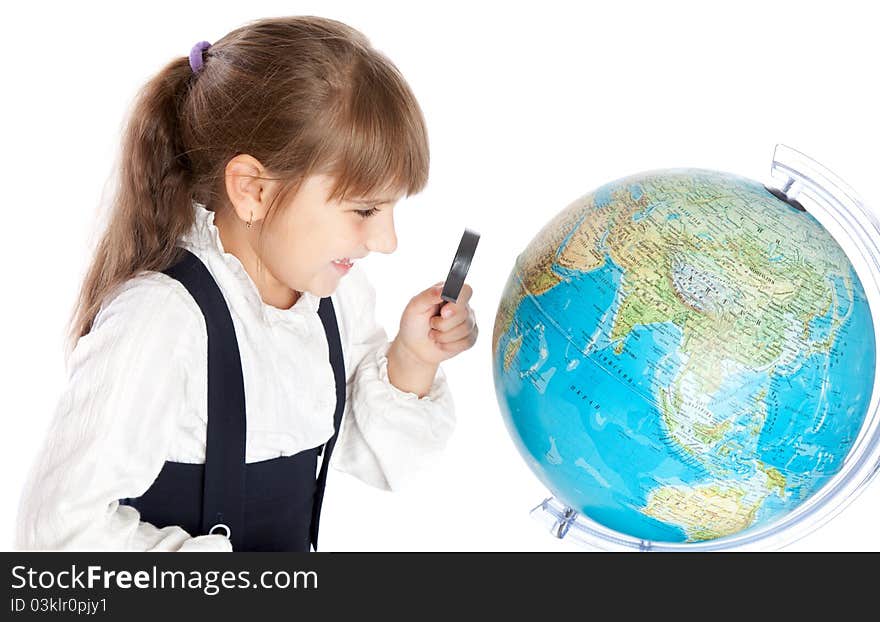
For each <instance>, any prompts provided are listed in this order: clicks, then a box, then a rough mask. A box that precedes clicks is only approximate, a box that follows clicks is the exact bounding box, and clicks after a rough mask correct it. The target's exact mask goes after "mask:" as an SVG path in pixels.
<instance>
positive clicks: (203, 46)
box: [189, 41, 211, 73]
mask: <svg viewBox="0 0 880 622" xmlns="http://www.w3.org/2000/svg"><path fill="white" fill-rule="evenodd" d="M209 47H211V44H210V43H209V42H207V41H199V42H198V43H196V44H195V45H194V46H193V47H192V50H190V52H189V66H190V67H191V68H192V70H193V73H198V72H200V71H201V70H202V66H203V65H204V61H203V60H202V52H204V51H205V50H207V49H208V48H209Z"/></svg>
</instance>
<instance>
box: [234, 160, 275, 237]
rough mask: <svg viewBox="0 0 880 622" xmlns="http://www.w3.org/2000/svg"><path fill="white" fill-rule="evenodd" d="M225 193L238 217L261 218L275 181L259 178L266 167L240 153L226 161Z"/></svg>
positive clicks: (264, 213) (267, 206)
mask: <svg viewBox="0 0 880 622" xmlns="http://www.w3.org/2000/svg"><path fill="white" fill-rule="evenodd" d="M225 173H226V175H225V186H226V195H227V196H228V197H229V202H230V203H231V204H232V207H233V209H234V210H235V212H236V214H238V217H239V218H240V219H242V220H243V221H245V222H247V221H249V220H250V219H251V214H253V220H254V221H258V220H262V219H263V218H264V217H265V215H266V212H267V210H268V208H269V202H270V199H271V197H272V192H274V190H275V188H274V184H275V182H274V181H272V180H267V179H261V178H262V177H265V176H266V175H265V173H266V168H265V167H264V166H263V165H262V164H261V163H260V161H259V160H257V159H256V158H255V157H253V156H251V155H248V154H246V153H240V154H238V155H237V156H235V157H234V158H232V159H231V160H229V162H227V163H226V170H225Z"/></svg>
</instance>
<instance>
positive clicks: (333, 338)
mask: <svg viewBox="0 0 880 622" xmlns="http://www.w3.org/2000/svg"><path fill="white" fill-rule="evenodd" d="M318 315H319V316H320V317H321V322H322V323H323V324H324V333H325V334H326V335H327V347H328V350H329V351H330V365H331V366H332V367H333V377H334V379H335V381H336V411H335V412H334V413H333V436H331V437H330V440H328V441H327V442H326V443H325V444H324V448H323V450H321V451H322V452H323V454H324V457H323V458H322V460H321V469H320V472H319V474H318V481H317V486H316V487H315V502H314V504H313V505H312V529H311V531H312V533H311V540H312V546H313V547H314V549H315V550H316V551H317V550H318V523H319V522H320V520H321V504H322V503H323V502H324V487H325V486H326V484H327V469H328V468H329V465H330V455H331V454H332V453H333V448H334V447H335V446H336V439H337V438H338V437H339V428H340V426H341V424H342V413H343V412H344V411H345V386H346V383H345V359H344V358H343V353H342V343H341V341H340V338H339V326H338V325H337V323H336V312H335V311H334V310H333V302H332V301H331V300H330V297H329V296H328V297H326V298H322V299H321V304H320V305H319V306H318ZM319 453H321V452H319Z"/></svg>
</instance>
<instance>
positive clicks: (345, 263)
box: [333, 259, 353, 266]
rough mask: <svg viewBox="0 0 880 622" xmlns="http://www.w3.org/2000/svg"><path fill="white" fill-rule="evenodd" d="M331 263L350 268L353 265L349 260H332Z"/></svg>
mask: <svg viewBox="0 0 880 622" xmlns="http://www.w3.org/2000/svg"><path fill="white" fill-rule="evenodd" d="M333 263H338V264H342V265H344V266H350V265H352V264H353V262H352V261H351V260H349V259H334V260H333Z"/></svg>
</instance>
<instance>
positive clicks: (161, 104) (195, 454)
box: [16, 17, 477, 551]
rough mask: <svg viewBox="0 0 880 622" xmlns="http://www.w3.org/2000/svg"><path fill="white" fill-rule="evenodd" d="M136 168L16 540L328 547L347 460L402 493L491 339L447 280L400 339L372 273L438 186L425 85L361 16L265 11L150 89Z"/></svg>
mask: <svg viewBox="0 0 880 622" xmlns="http://www.w3.org/2000/svg"><path fill="white" fill-rule="evenodd" d="M120 163H121V166H120V177H119V184H118V189H117V193H116V195H115V198H114V204H113V207H112V211H111V213H110V218H109V223H108V226H107V229H106V232H105V233H104V236H103V238H102V239H101V241H100V244H99V246H98V248H97V253H96V256H95V258H94V261H93V263H92V265H91V267H90V269H89V270H88V272H87V274H86V278H85V282H84V284H83V287H82V293H81V295H80V299H79V301H78V304H77V307H76V309H75V313H74V317H73V322H72V331H71V335H70V336H71V344H70V345H71V346H72V353H71V354H70V355H69V356H70V358H68V361H67V363H68V371H69V385H68V387H67V390H66V391H65V393H64V394H63V396H62V398H61V400H60V403H59V405H58V409H57V411H56V413H55V417H54V419H53V422H52V424H51V427H50V430H49V435H48V438H47V440H46V443H45V447H44V450H43V452H42V455H41V456H40V457H39V459H38V460H37V462H36V464H35V465H34V467H33V469H32V471H31V473H30V478H29V481H28V484H27V486H26V489H25V491H24V494H23V497H22V502H21V508H20V513H19V521H18V528H17V534H16V546H17V547H18V548H22V549H86V550H108V549H109V550H153V551H155V550H166V551H174V550H177V551H185V550H190V551H191V550H226V551H228V550H235V551H245V550H288V551H308V550H310V548H314V549H316V550H317V537H318V521H319V518H320V511H321V500H322V498H323V491H324V483H325V480H326V476H327V468H328V464H330V463H331V456H332V464H333V466H334V467H335V468H337V469H340V470H343V471H347V472H349V473H351V474H353V475H355V476H357V477H359V478H360V479H362V480H363V481H365V482H367V483H368V484H371V485H373V486H377V487H379V488H383V489H390V490H393V489H396V488H397V487H398V486H400V484H401V482H403V481H404V479H405V476H406V474H407V473H408V472H410V471H412V470H413V469H414V468H415V467H417V466H419V464H420V463H422V462H423V461H425V460H428V459H430V458H431V457H432V456H433V455H435V454H436V452H437V451H439V450H440V449H442V448H443V446H444V445H445V443H446V440H447V438H448V437H449V435H450V433H451V431H452V428H453V424H454V416H453V402H452V397H451V395H450V393H449V389H448V386H447V384H446V380H445V376H444V374H443V372H442V370H440V368H439V364H440V363H441V361H444V360H446V359H449V358H451V357H453V356H455V355H456V354H458V353H460V352H462V351H464V350H466V349H468V348H470V347H472V346H473V344H474V342H475V341H476V338H477V326H476V321H475V318H474V313H473V311H472V309H471V308H470V306H469V304H468V301H469V299H470V297H471V295H472V289H471V288H470V287H469V286H467V285H465V286H464V289H463V291H462V294H461V297H460V298H459V300H458V302H457V303H455V304H452V303H447V304H445V305H444V304H443V301H442V299H441V297H440V292H441V290H442V283H440V284H437V285H435V286H433V287H430V288H428V289H425V290H423V291H422V292H420V293H419V294H417V295H416V296H415V297H413V298H412V299H411V300H410V302H409V304H408V305H407V306H406V308H405V309H404V311H403V315H402V318H401V321H400V330H399V332H398V334H397V336H396V337H395V339H394V340H393V341H392V342H390V343H389V342H388V339H387V336H386V333H385V331H384V329H383V328H382V327H381V326H380V325H378V324H377V323H376V320H375V311H374V307H375V294H374V290H373V288H372V286H371V285H370V284H369V282H368V280H367V278H366V276H365V275H364V274H363V273H362V272H361V269H360V267H359V265H358V264H357V263H356V262H357V260H358V259H361V258H362V257H365V256H366V255H367V254H368V253H371V252H380V253H391V252H393V251H394V250H395V247H396V245H397V241H396V237H395V232H394V222H393V213H394V206H395V204H396V203H397V201H398V200H399V199H400V198H401V197H403V196H408V195H410V194H413V193H416V192H419V191H420V190H421V189H422V188H423V187H424V185H425V183H426V181H427V174H428V145H427V138H426V133H425V128H424V121H423V118H422V114H421V111H420V109H419V106H418V104H417V103H416V101H415V99H414V97H413V94H412V93H411V91H410V89H409V87H408V86H407V84H406V82H405V81H404V79H403V78H402V77H401V75H400V74H399V72H398V71H397V69H396V68H395V67H394V65H393V64H392V63H391V62H390V61H389V60H388V59H387V58H385V57H384V56H383V55H382V54H381V53H379V52H377V51H376V50H374V49H373V48H371V47H370V45H369V43H368V41H367V40H366V39H365V38H364V36H363V35H362V34H360V33H359V32H357V31H356V30H354V29H352V28H350V27H348V26H346V25H344V24H341V23H339V22H336V21H332V20H328V19H321V18H315V17H305V18H303V17H291V18H279V19H263V20H258V21H255V22H252V23H250V24H247V25H245V26H243V27H242V28H239V29H237V30H234V31H232V32H231V33H229V34H228V35H226V36H225V37H223V38H222V39H220V40H219V41H217V42H216V43H214V44H213V45H211V44H209V43H207V42H204V41H203V42H200V43H197V44H196V45H195V46H194V47H193V49H192V52H191V53H190V54H189V57H188V58H187V57H182V58H180V59H177V60H174V61H172V62H171V63H169V64H168V65H167V66H166V67H165V68H164V69H163V70H162V71H161V72H160V73H159V74H158V75H157V76H156V77H155V78H154V79H153V80H152V81H150V82H149V83H148V84H147V85H146V87H145V88H144V89H143V90H142V92H141V93H140V95H139V97H138V99H137V101H136V104H135V107H134V109H133V111H132V114H131V117H130V120H129V122H128V126H127V128H126V132H125V136H124V142H123V146H122V151H121V159H120ZM441 307H442V313H441V312H440V311H441Z"/></svg>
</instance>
